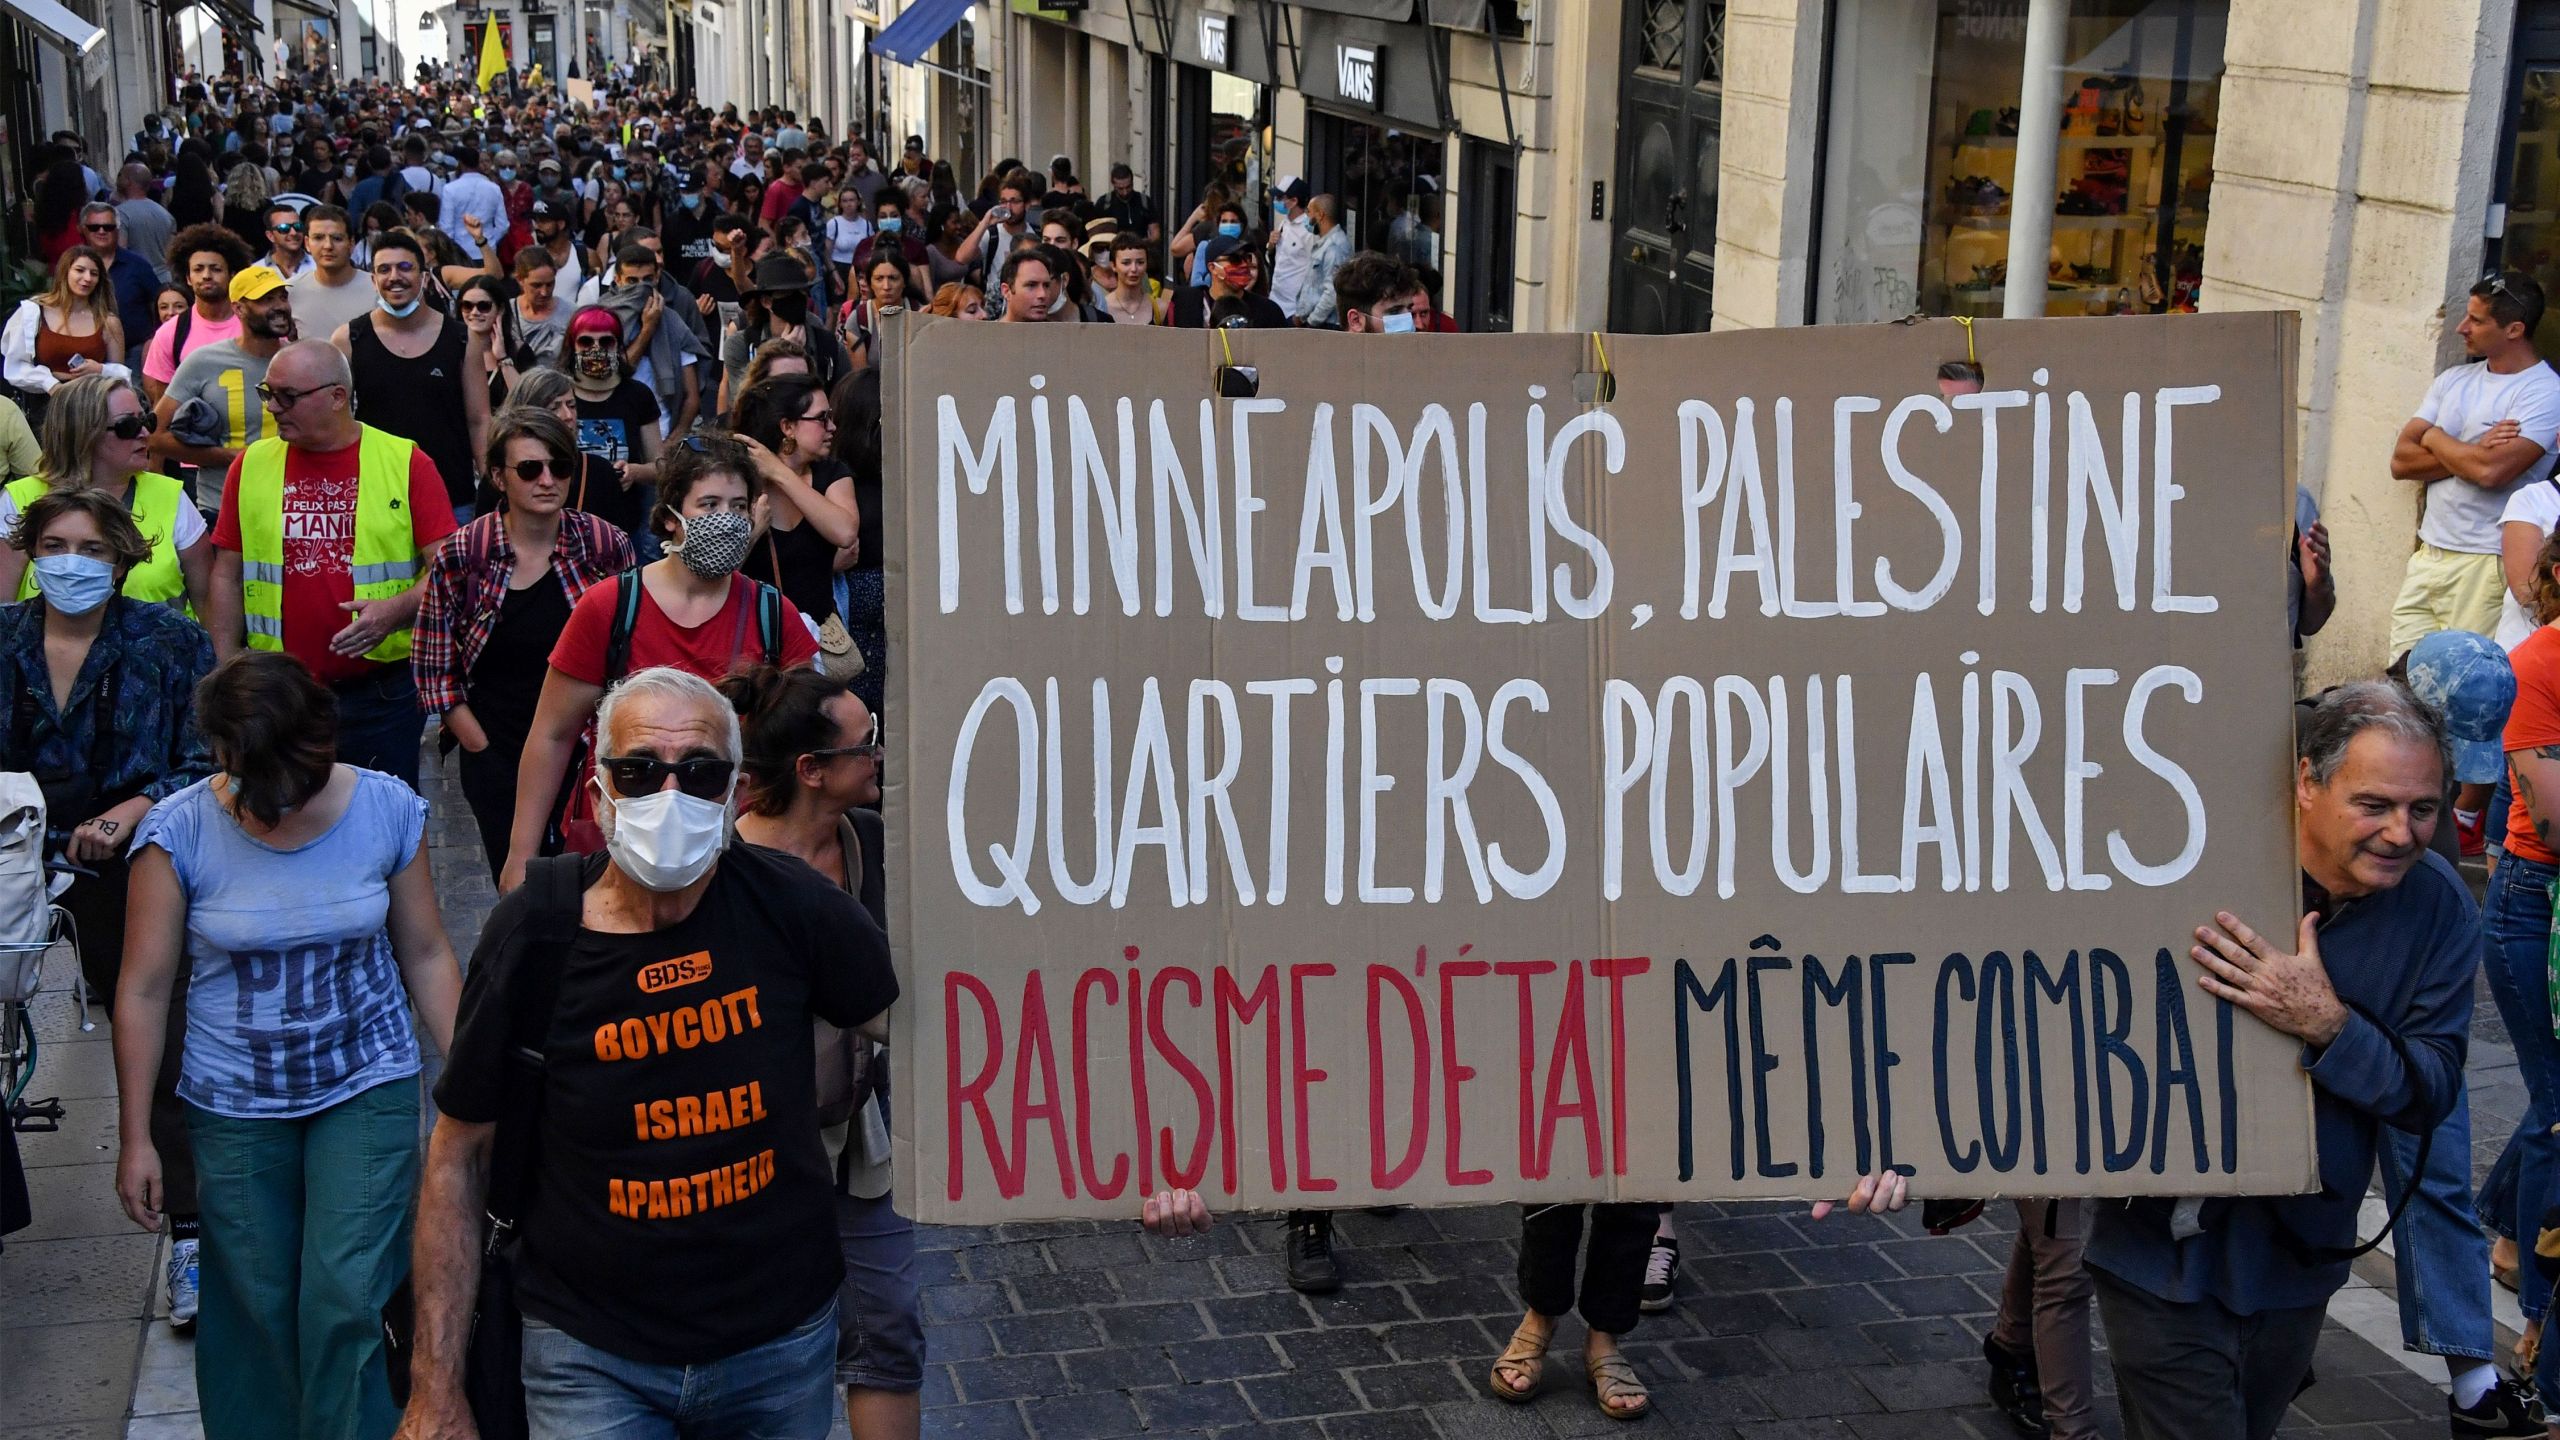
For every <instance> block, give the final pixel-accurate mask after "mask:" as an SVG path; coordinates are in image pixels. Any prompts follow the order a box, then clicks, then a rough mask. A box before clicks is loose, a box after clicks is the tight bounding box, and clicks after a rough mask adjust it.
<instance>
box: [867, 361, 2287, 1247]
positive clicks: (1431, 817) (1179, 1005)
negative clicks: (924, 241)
mask: <svg viewBox="0 0 2560 1440" xmlns="http://www.w3.org/2000/svg"><path fill="white" fill-rule="evenodd" d="M1977 331H1978V336H1979V346H1980V358H1981V361H1982V364H1983V365H1984V367H1985V369H1986V370H1987V372H1988V376H1989V383H1990V389H1989V390H1988V391H1987V392H1985V393H1983V394H1981V395H1978V396H1970V397H1960V398H1957V399H1955V400H1953V401H1952V402H1950V401H1947V400H1944V399H1942V398H1941V396H1940V392H1939V388H1938V385H1937V382H1936V378H1935V377H1936V370H1937V367H1938V365H1939V363H1940V362H1941V361H1944V360H1948V359H1960V358H1962V357H1963V356H1964V355H1965V354H1966V337H1965V335H1964V333H1963V332H1962V331H1961V330H1960V329H1959V328H1958V327H1957V326H1956V325H1955V324H1953V323H1951V322H1940V323H1928V324H1915V325H1907V326H1881V327H1866V328H1825V329H1790V330H1779V331H1761V332H1752V333H1741V334H1718V335H1689V336H1677V337H1640V336H1609V337H1600V338H1598V339H1597V340H1595V338H1594V337H1591V336H1587V335H1519V336H1483V337H1453V336H1431V335H1422V336H1344V335H1334V334H1318V333H1295V332H1257V331H1243V330H1237V331H1224V332H1182V331H1168V330H1162V329H1137V328H1125V327H1117V326H1105V325H1060V326H1030V327H1026V326H1016V325H1005V324H966V323H959V322H944V321H926V320H911V321H910V322H909V323H908V324H907V325H906V327H905V328H904V329H903V330H902V331H900V332H897V338H896V344H895V345H894V347H893V353H892V354H891V355H890V356H889V357H888V360H887V364H888V371H887V375H886V384H887V391H886V406H887V417H888V419H887V432H886V443H887V461H886V470H887V473H888V475H889V476H890V477H891V479H890V483H889V484H888V485H887V486H886V487H885V496H886V501H887V507H888V513H887V521H886V523H887V533H888V534H889V535H890V536H891V537H892V538H891V541H890V553H889V554H888V556H887V558H886V566H887V571H888V597H889V623H890V644H889V676H888V682H889V714H888V717H887V720H886V730H887V738H888V740H889V742H890V745H891V757H890V761H889V770H888V776H887V778H888V782H889V784H888V812H887V813H888V822H889V824H888V831H889V848H890V855H889V873H890V877H891V879H890V886H891V905H892V909H893V911H894V914H893V918H892V927H891V930H892V936H893V939H894V941H895V945H896V948H897V953H898V955H899V957H900V962H901V965H902V971H901V975H902V980H903V983H904V986H905V994H904V998H903V999H902V1000H901V1001H900V1003H899V1005H898V1007H897V1011H896V1017H895V1041H894V1051H895V1065H896V1091H895V1094H896V1097H897V1099H896V1105H895V1107H894V1108H895V1111H896V1114H895V1140H896V1155H897V1176H898V1191H899V1199H900V1203H901V1205H902V1207H903V1208H905V1209H906V1212H907V1213H908V1214H910V1215H912V1216H914V1217H915V1218H916V1219H918V1220H923V1221H956V1222H974V1221H986V1220H996V1219H1027V1218H1035V1217H1070V1216H1132V1215H1134V1214H1135V1213H1136V1208H1137V1203H1138V1198H1139V1196H1140V1195H1141V1194H1142V1193H1143V1192H1146V1191H1148V1190H1150V1189H1153V1188H1157V1187H1162V1186H1167V1185H1179V1186H1196V1187H1198V1188H1199V1189H1201V1190H1202V1191H1204V1192H1205V1193H1207V1194H1208V1195H1209V1197H1210V1199H1211V1202H1212V1205H1213V1206H1214V1207H1215V1208H1218V1209H1239V1208H1243V1209H1271V1208H1282V1207H1293V1206H1317V1207H1326V1206H1342V1205H1356V1204H1370V1203H1381V1202H1385V1203H1414V1204H1426V1205H1428V1204H1458V1203H1482V1202H1486V1201H1494V1200H1544V1201H1570V1200H1603V1199H1674V1198H1682V1199H1710V1198H1718V1197H1746V1196H1772V1197H1774V1196H1837V1195H1840V1194H1844V1193H1846V1191H1847V1190H1848V1188H1849V1187H1850V1185H1851V1184H1852V1183H1853V1182H1854V1177H1855V1176H1857V1175H1858V1174H1860V1173H1861V1172H1864V1171H1869V1170H1873V1169H1875V1168H1877V1167H1879V1166H1883V1165H1888V1164H1890V1165H1895V1166H1899V1167H1902V1168H1903V1169H1905V1170H1906V1171H1907V1172H1908V1173H1910V1174H1911V1175H1912V1176H1913V1177H1914V1181H1913V1186H1912V1188H1913V1190H1914V1191H1915V1192H1917V1193H1922V1194H1971V1195H1996V1194H2036V1195H2120V1194H2134V1193H2145V1194H2208V1193H2288V1192H2295V1191H2300V1190H2303V1189H2307V1188H2309V1187H2310V1186H2311V1185H2312V1183H2313V1180H2314V1160H2313V1154H2312V1133H2311V1110H2310V1095H2309V1088H2308V1083H2307V1081H2306V1080H2305V1079H2304V1077H2303V1075H2302V1072H2301V1068H2300V1065H2299V1063H2298V1059H2297V1056H2298V1046H2297V1045H2296V1043H2295V1042H2293V1041H2291V1040H2289V1039H2287V1038H2285V1037H2283V1036H2281V1035H2278V1034H2276V1033H2274V1032H2273V1031H2271V1030H2268V1029H2266V1028H2265V1027H2263V1026H2261V1025H2260V1024H2258V1023H2257V1022H2256V1021H2254V1020H2253V1019H2251V1018H2250V1017H2248V1016H2247V1015H2246V1014H2243V1013H2239V1012H2235V1011H2233V1010H2232V1009H2231V1008H2230V1007H2228V1006H2226V1005H2223V1004H2221V1003H2219V1002H2216V1001H2214V1000H2212V999H2211V998H2209V997H2208V996H2206V995H2205V994H2204V993H2203V992H2202V991H2201V990H2200V989H2198V988H2197V986H2196V983H2195V979H2196V967H2195V964H2194V962H2193V961H2192V960H2191V959H2190V958H2189V957H2188V954H2187V950H2188V946H2189V945H2190V943H2191V937H2192V931H2193V928H2194V927H2195V926H2196V925H2198V924H2200V923H2203V922H2205V921H2208V920H2210V919H2211V917H2212V916H2213V914H2214V912H2215V911H2216V910H2229V911H2232V912H2234V913H2236V914H2238V915H2239V916H2241V917H2242V918H2243V919H2245V920H2246V921H2248V922H2249V923H2250V924H2252V925H2255V926H2256V927H2258V928H2259V929H2260V930H2261V931H2263V932H2265V933H2267V934H2269V935H2274V936H2290V935H2291V933H2292V929H2293V921H2294V917H2295V916H2297V915H2298V914H2299V913H2300V911H2299V909H2298V908H2297V906H2298V901H2299V895H2298V880H2297V870H2296V866H2295V861H2294V848H2293V806H2292V798H2291V788H2290V777H2291V773H2292V729H2293V712H2292V706H2291V703H2290V702H2291V698H2292V691H2291V676H2292V668H2291V661H2290V655H2289V642H2288V636H2287V631H2286V622H2285V565H2284V558H2285V554H2286V546H2287V544H2288V541H2289V536H2290V527H2291V517H2292V483H2293V482H2292V463H2293V460H2292V435H2293V418H2292V413H2291V405H2292V395H2293V382H2292V379H2291V365H2292V356H2293V354H2294V326H2293V322H2292V317H2290V316H2279V315H2271V314H2269V315H2210V316H2168V317H2160V318H2156V319H2152V318H2134V319H2106V320H2092V321H2080V320H2050V321H2035V322H2030V323H2021V324H1992V323H1985V324H1983V325H1980V326H1978V327H1977ZM1604 357H1605V358H1604ZM1230 365H1231V366H1232V367H1233V368H1232V369H1230V370H1228V371H1227V372H1226V373H1225V374H1224V375H1223V376H1222V375H1221V367H1225V366H1230ZM1222 380H1223V383H1222ZM1256 386H1258V394H1256V395H1254V396H1253V397H1252V398H1220V397H1219V394H1218V392H1219V391H1220V390H1222V389H1223V390H1226V391H1228V392H1229V393H1230V394H1232V393H1234V392H1236V391H1240V390H1244V389H1248V388H1253V387H1256Z"/></svg>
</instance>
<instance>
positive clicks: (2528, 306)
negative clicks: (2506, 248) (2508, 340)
mask: <svg viewBox="0 0 2560 1440" xmlns="http://www.w3.org/2000/svg"><path fill="white" fill-rule="evenodd" d="M2471 294H2472V296H2473V297H2474V298H2476V299H2481V300H2486V301H2488V302H2489V318H2490V319H2492V320H2495V321H2497V322H2498V323H2499V324H2501V325H2522V326H2524V333H2525V334H2526V335H2527V336H2528V337H2529V336H2531V335H2532V334H2533V332H2534V331H2536V330H2538V329H2540V328H2542V310H2543V298H2542V282H2540V281H2538V280H2536V279H2534V278H2533V277H2532V276H2530V275H2527V274H2526V273H2524V272H2523V271H2521V270H2495V271H2491V272H2490V273H2489V274H2486V275H2483V276H2481V277H2480V283H2479V284H2477V285H2474V286H2472V287H2471Z"/></svg>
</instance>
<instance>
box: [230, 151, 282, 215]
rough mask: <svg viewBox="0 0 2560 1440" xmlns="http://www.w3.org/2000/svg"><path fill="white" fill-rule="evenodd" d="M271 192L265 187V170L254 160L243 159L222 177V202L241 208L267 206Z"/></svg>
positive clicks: (262, 208) (251, 208)
mask: <svg viewBox="0 0 2560 1440" xmlns="http://www.w3.org/2000/svg"><path fill="white" fill-rule="evenodd" d="M271 193H272V192H271V191H269V190H268V188H267V172H266V169H265V167H264V166H261V165H259V164H258V163H257V162H256V161H254V160H243V161H241V162H240V163H239V164H237V165H234V166H232V167H231V171H230V173H229V174H226V175H224V176H223V177H222V203H224V204H225V205H230V206H233V207H236V208H238V209H242V210H261V211H263V210H264V209H266V208H267V199H268V196H269V195H270V194H271Z"/></svg>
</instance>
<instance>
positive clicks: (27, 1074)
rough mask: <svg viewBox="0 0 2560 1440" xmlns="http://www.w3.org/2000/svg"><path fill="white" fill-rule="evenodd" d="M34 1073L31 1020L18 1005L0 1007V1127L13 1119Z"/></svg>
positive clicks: (33, 1029)
mask: <svg viewBox="0 0 2560 1440" xmlns="http://www.w3.org/2000/svg"><path fill="white" fill-rule="evenodd" d="M35 1073H36V1018H35V1016H34V1015H32V1014H30V1013H29V1012H28V1008H27V1006H26V1004H25V1003H24V1002H22V1001H11V1002H9V1003H7V1004H0V1124H7V1123H9V1122H10V1121H11V1120H12V1119H13V1118H14V1116H15V1115H16V1113H17V1109H18V1101H19V1100H20V1099H21V1098H22V1097H24V1096H25V1094H26V1093H27V1082H28V1081H29V1080H31V1079H33V1078H34V1077H35Z"/></svg>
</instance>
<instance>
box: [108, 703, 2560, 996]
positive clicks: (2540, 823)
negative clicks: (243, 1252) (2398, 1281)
mask: <svg viewBox="0 0 2560 1440" xmlns="http://www.w3.org/2000/svg"><path fill="white" fill-rule="evenodd" d="M2507 763H2508V766H2509V768H2510V769H2512V770H2513V772H2514V774H2515V782H2516V798H2517V799H2519V800H2521V801H2523V802H2524V808H2525V814H2526V815H2527V816H2528V817H2530V818H2531V820H2532V821H2533V833H2534V835H2535V836H2536V837H2537V838H2539V839H2540V840H2541V841H2542V843H2543V846H2544V847H2545V848H2549V847H2550V845H2551V844H2552V843H2553V840H2554V837H2560V745H2537V746H2535V747H2534V748H2532V749H2530V750H2510V751H2508V752H2507ZM125 953H127V954H128V955H130V954H131V953H132V951H131V949H130V948H129V947H128V949H127V950H126V952H125Z"/></svg>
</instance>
